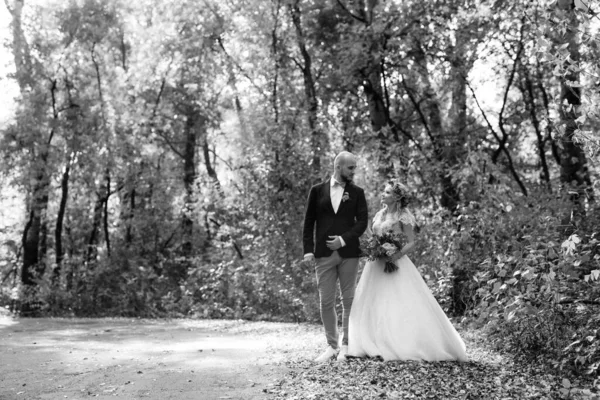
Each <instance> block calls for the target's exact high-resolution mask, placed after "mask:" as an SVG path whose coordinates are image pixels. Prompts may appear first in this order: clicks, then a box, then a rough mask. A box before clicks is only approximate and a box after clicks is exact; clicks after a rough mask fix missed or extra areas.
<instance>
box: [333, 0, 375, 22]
mask: <svg viewBox="0 0 600 400" xmlns="http://www.w3.org/2000/svg"><path fill="white" fill-rule="evenodd" d="M337 3H338V5H339V6H340V7H342V9H343V10H344V11H346V12H347V13H348V15H350V16H351V17H352V18H354V19H355V20H357V21H360V22H362V23H363V24H367V23H368V22H367V20H366V19H364V18H362V17H360V16H358V15H356V14H354V13H353V12H352V11H350V10H349V9H348V7H346V5H345V4H344V3H342V0H337Z"/></svg>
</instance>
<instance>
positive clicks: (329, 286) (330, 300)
mask: <svg viewBox="0 0 600 400" xmlns="http://www.w3.org/2000/svg"><path fill="white" fill-rule="evenodd" d="M316 262H317V266H316V274H317V287H318V289H319V299H320V302H321V320H322V321H323V326H324V327H325V335H326V336H327V343H328V344H329V345H330V346H331V347H333V348H334V349H337V348H338V324H337V314H336V312H335V300H336V294H337V283H338V280H339V282H340V290H341V292H342V305H343V306H344V310H343V323H342V325H343V330H344V337H343V339H342V345H348V319H349V318H350V309H351V308H352V301H353V300H354V291H355V289H356V276H357V274H358V258H342V257H340V255H339V254H338V252H337V251H334V252H333V254H331V256H329V257H321V258H317V259H316Z"/></svg>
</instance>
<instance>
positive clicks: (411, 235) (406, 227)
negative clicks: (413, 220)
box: [392, 221, 415, 261]
mask: <svg viewBox="0 0 600 400" xmlns="http://www.w3.org/2000/svg"><path fill="white" fill-rule="evenodd" d="M398 225H400V230H401V231H402V232H403V233H404V235H406V239H407V242H406V244H405V245H404V246H403V247H402V248H401V249H400V251H399V252H397V253H396V254H394V255H393V256H392V261H396V260H399V259H401V258H402V257H403V256H405V255H406V254H408V253H409V252H410V251H412V249H413V248H414V247H415V231H414V229H413V225H412V224H410V223H402V222H401V221H398Z"/></svg>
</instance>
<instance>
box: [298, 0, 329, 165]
mask: <svg viewBox="0 0 600 400" xmlns="http://www.w3.org/2000/svg"><path fill="white" fill-rule="evenodd" d="M299 4H300V0H295V1H294V3H293V4H292V5H291V6H290V7H291V12H292V21H293V23H294V27H295V28H296V40H297V42H298V48H299V49H300V53H301V54H302V60H303V65H302V76H303V78H304V97H305V99H304V101H305V104H306V117H307V121H308V128H309V130H310V135H311V144H312V149H313V161H312V162H313V165H312V166H313V171H314V173H315V176H320V174H321V157H322V154H323V153H324V151H325V146H326V143H327V142H326V136H325V135H324V134H323V132H321V130H320V129H319V128H318V127H317V116H318V103H317V91H316V88H315V81H314V77H313V73H312V58H311V56H310V54H309V52H308V50H307V48H306V37H305V35H304V30H303V28H302V14H301V11H300V5H299Z"/></svg>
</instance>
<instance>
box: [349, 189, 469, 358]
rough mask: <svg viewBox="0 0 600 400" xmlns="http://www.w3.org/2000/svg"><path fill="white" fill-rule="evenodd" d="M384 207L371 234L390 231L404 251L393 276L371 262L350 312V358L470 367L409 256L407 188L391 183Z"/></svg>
mask: <svg viewBox="0 0 600 400" xmlns="http://www.w3.org/2000/svg"><path fill="white" fill-rule="evenodd" d="M381 201H382V203H383V207H382V209H381V210H379V212H377V214H375V217H374V218H373V227H372V230H373V234H375V235H381V234H382V233H384V232H389V231H390V230H392V231H394V232H395V233H400V234H402V236H403V237H404V239H406V245H404V247H403V248H402V249H401V250H400V251H399V252H397V253H396V254H394V256H393V257H392V261H393V262H394V263H395V264H396V266H397V267H398V269H397V270H396V271H394V272H390V273H388V272H384V265H385V261H384V260H375V261H367V263H366V265H365V267H364V269H363V273H362V276H361V278H360V281H359V283H358V286H357V288H356V294H355V297H354V301H353V303H352V310H351V312H350V322H349V334H348V339H349V340H348V342H349V343H348V344H349V345H348V355H349V356H354V357H364V356H370V357H375V356H380V357H382V358H383V359H384V360H425V361H442V360H460V361H466V360H467V355H466V352H465V344H464V342H463V341H462V339H461V337H460V336H459V334H458V332H457V331H456V329H454V327H453V326H452V323H451V322H450V320H448V318H447V317H446V314H444V311H443V310H442V309H441V307H440V306H439V304H438V303H437V301H436V300H435V298H434V297H433V295H432V294H431V292H430V291H429V288H428V287H427V285H426V284H425V282H424V281H423V278H421V275H420V274H419V271H417V268H416V267H415V265H414V264H413V263H412V262H411V261H410V259H409V258H408V256H407V255H406V253H407V252H409V251H410V250H411V249H412V248H413V247H414V239H415V235H414V232H413V228H414V226H415V218H414V216H413V215H412V214H411V213H410V211H409V210H408V209H407V203H408V190H407V188H406V186H404V185H403V184H401V183H398V182H390V183H389V184H388V185H387V186H386V187H385V190H384V191H383V193H382V195H381Z"/></svg>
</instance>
